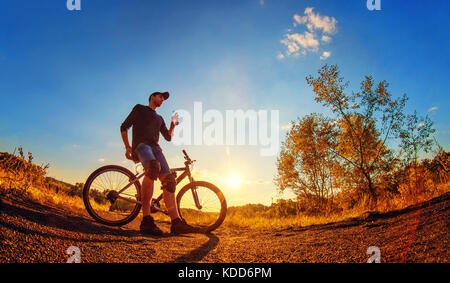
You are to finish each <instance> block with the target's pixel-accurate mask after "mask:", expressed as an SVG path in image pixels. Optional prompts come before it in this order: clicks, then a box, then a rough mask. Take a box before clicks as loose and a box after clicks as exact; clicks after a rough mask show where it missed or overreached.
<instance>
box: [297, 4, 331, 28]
mask: <svg viewBox="0 0 450 283" xmlns="http://www.w3.org/2000/svg"><path fill="white" fill-rule="evenodd" d="M313 10H314V8H311V7H308V8H306V9H305V12H304V14H305V16H303V17H302V16H299V15H297V14H295V15H294V20H295V21H296V22H297V23H298V24H306V27H307V28H308V29H309V30H310V31H313V30H315V29H317V30H322V31H323V32H324V33H328V34H332V33H335V32H336V24H337V20H336V19H335V18H333V17H328V16H321V15H320V14H319V13H317V14H315V13H314V11H313Z"/></svg>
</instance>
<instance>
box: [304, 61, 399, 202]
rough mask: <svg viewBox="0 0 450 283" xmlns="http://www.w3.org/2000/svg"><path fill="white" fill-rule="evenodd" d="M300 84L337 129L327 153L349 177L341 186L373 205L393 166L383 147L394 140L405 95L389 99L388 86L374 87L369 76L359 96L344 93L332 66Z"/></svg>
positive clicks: (383, 83) (389, 152)
mask: <svg viewBox="0 0 450 283" xmlns="http://www.w3.org/2000/svg"><path fill="white" fill-rule="evenodd" d="M306 80H307V83H308V84H309V85H310V86H312V87H313V91H314V93H315V94H316V96H315V100H316V101H317V102H319V103H321V104H322V105H323V106H325V107H327V108H329V110H330V111H331V112H332V113H333V115H334V116H335V117H334V118H335V119H336V121H337V123H338V124H339V132H338V133H337V138H338V143H337V144H336V146H334V145H330V150H331V151H332V152H333V153H334V154H335V157H336V158H337V159H338V160H339V162H340V167H341V168H340V169H341V170H342V171H344V172H345V175H346V176H348V177H349V180H348V181H349V183H348V184H347V185H348V186H356V188H355V189H357V190H358V191H360V192H361V193H362V194H363V195H364V196H366V197H368V199H369V201H370V203H371V205H372V206H373V205H375V204H376V200H377V197H378V196H379V195H380V194H382V188H383V187H385V186H386V184H385V180H386V179H389V178H387V177H388V175H389V174H391V173H392V169H393V166H395V165H396V161H397V159H396V158H395V156H394V152H393V151H392V150H390V149H389V147H388V146H387V143H388V141H389V140H390V139H392V138H397V137H398V136H399V133H400V129H401V125H402V121H403V119H404V116H405V115H404V114H403V110H404V106H405V103H406V101H407V97H406V95H403V96H402V97H400V98H397V99H394V98H393V97H392V95H391V94H390V93H389V91H388V83H387V82H386V81H381V82H379V83H378V84H377V85H376V86H375V82H374V79H373V78H372V77H371V76H366V77H365V79H364V80H363V81H362V82H361V86H360V91H359V92H356V93H355V92H351V93H347V92H346V89H347V87H348V82H344V78H343V77H341V75H340V71H339V69H338V67H337V66H336V65H333V66H329V65H324V66H323V67H322V68H321V69H320V70H319V71H318V76H317V77H313V76H309V77H307V78H306Z"/></svg>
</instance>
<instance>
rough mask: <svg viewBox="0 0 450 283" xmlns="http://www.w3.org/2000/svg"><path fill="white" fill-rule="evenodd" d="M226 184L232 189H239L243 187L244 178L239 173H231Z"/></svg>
mask: <svg viewBox="0 0 450 283" xmlns="http://www.w3.org/2000/svg"><path fill="white" fill-rule="evenodd" d="M225 182H226V184H227V185H228V186H229V187H230V188H233V189H238V188H240V187H241V184H242V177H241V175H239V174H237V173H230V175H228V177H227V179H226V180H225Z"/></svg>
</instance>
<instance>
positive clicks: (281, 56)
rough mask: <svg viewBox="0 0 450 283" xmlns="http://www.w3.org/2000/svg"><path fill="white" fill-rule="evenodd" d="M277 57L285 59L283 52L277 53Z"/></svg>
mask: <svg viewBox="0 0 450 283" xmlns="http://www.w3.org/2000/svg"><path fill="white" fill-rule="evenodd" d="M277 59H278V60H283V59H284V55H283V53H281V52H279V53H278V55H277Z"/></svg>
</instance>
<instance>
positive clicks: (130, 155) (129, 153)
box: [125, 147, 133, 160]
mask: <svg viewBox="0 0 450 283" xmlns="http://www.w3.org/2000/svg"><path fill="white" fill-rule="evenodd" d="M125 157H126V158H127V159H129V160H133V150H132V149H131V147H127V148H126V152H125Z"/></svg>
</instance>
